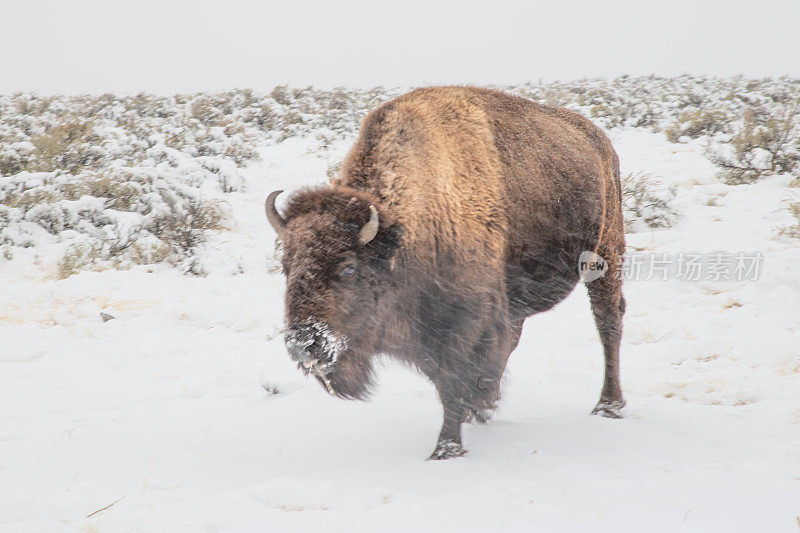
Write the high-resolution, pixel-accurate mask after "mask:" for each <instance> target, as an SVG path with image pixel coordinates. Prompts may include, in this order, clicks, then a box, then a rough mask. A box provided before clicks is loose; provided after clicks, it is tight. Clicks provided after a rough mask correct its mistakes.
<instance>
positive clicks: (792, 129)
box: [709, 106, 800, 185]
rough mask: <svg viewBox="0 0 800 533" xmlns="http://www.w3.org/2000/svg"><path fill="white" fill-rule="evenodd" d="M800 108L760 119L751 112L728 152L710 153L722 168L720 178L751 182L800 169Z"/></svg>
mask: <svg viewBox="0 0 800 533" xmlns="http://www.w3.org/2000/svg"><path fill="white" fill-rule="evenodd" d="M798 115H800V113H798V109H797V107H796V106H791V107H785V108H783V109H782V110H781V111H779V112H777V113H775V114H773V115H767V116H766V118H765V117H763V116H762V117H759V115H758V113H757V110H756V109H753V108H750V109H748V110H747V111H746V112H745V114H744V117H743V119H742V123H741V127H740V128H739V131H738V132H737V133H736V134H735V135H734V136H733V138H732V139H731V142H730V149H729V153H727V154H723V153H721V152H719V151H709V158H710V159H711V160H712V161H713V162H714V163H715V164H716V165H718V166H719V167H721V169H722V170H721V172H720V178H721V179H722V180H723V181H725V182H726V183H729V184H732V185H739V184H743V183H752V182H754V181H756V180H758V179H759V178H760V177H762V176H765V175H772V174H782V173H785V172H792V171H795V170H800V129H799V128H798V126H797V120H798Z"/></svg>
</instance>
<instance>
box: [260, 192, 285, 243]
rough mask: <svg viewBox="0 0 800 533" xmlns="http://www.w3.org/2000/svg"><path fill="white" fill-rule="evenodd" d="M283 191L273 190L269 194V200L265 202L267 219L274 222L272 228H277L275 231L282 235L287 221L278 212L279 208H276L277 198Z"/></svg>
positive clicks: (271, 222)
mask: <svg viewBox="0 0 800 533" xmlns="http://www.w3.org/2000/svg"><path fill="white" fill-rule="evenodd" d="M282 192H283V191H282V190H280V191H272V192H271V193H269V196H267V202H266V204H264V209H265V210H266V211H267V219H268V220H269V223H270V224H272V229H274V230H275V233H277V234H278V237H280V236H281V235H282V234H283V230H284V228H286V221H285V220H283V217H282V216H281V215H280V213H278V210H277V209H275V198H277V197H278V195H279V194H280V193H282Z"/></svg>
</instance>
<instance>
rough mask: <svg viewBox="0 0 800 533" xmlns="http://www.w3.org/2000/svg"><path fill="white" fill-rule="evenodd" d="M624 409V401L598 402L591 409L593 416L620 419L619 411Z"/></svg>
mask: <svg viewBox="0 0 800 533" xmlns="http://www.w3.org/2000/svg"><path fill="white" fill-rule="evenodd" d="M623 407H625V400H623V399H622V398H620V399H619V400H600V401H599V402H597V405H595V407H594V409H592V414H593V415H600V416H602V417H603V418H622V415H621V414H620V411H621V410H622V408H623Z"/></svg>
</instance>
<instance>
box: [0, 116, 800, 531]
mask: <svg viewBox="0 0 800 533" xmlns="http://www.w3.org/2000/svg"><path fill="white" fill-rule="evenodd" d="M609 134H610V136H611V137H612V141H613V142H614V144H615V146H616V147H617V149H618V151H619V153H620V158H621V161H622V165H623V172H634V171H639V170H641V171H647V172H652V173H654V174H655V175H657V176H659V177H661V179H662V180H664V182H665V183H667V184H677V185H678V197H677V199H676V202H678V203H679V204H680V206H681V217H680V218H679V219H678V222H677V224H676V225H675V226H674V227H672V228H670V229H659V230H657V231H645V232H642V233H636V234H630V235H628V243H629V247H630V248H631V250H634V251H643V252H658V253H661V252H667V253H670V254H675V253H679V252H681V251H703V252H710V251H718V250H726V251H730V252H739V251H746V252H761V253H762V254H763V256H764V259H763V265H762V266H763V269H762V272H761V275H760V277H759V279H758V280H757V281H749V282H748V281H718V282H713V281H696V282H685V281H679V280H675V279H669V280H667V281H659V280H650V281H630V282H628V283H627V284H626V287H625V293H626V297H627V299H628V312H627V315H626V318H625V333H624V336H623V346H622V379H623V390H624V392H625V395H626V399H627V401H628V406H627V407H626V408H625V410H624V415H625V418H624V419H622V420H609V419H604V418H600V417H593V416H589V414H588V413H589V411H590V410H591V408H592V406H593V405H594V404H595V402H596V400H597V397H598V395H599V392H600V386H601V379H602V368H603V362H602V356H601V347H600V344H599V342H598V339H597V333H596V331H595V329H594V325H593V322H592V318H591V313H590V310H589V303H588V298H587V296H586V294H585V290H584V289H583V287H578V288H577V289H576V290H575V292H574V293H573V294H572V295H571V296H570V298H568V299H567V301H565V302H564V303H563V304H561V305H560V306H558V307H557V308H556V309H555V310H553V311H551V312H548V313H544V314H541V315H538V316H536V317H533V318H531V319H529V320H528V321H527V323H526V326H525V330H524V333H523V338H522V341H521V342H520V345H519V347H518V348H517V350H516V351H515V353H514V354H513V355H512V357H511V361H510V364H509V367H508V371H507V374H506V378H505V382H504V387H503V390H504V395H503V399H502V400H501V403H500V408H499V409H498V411H497V413H496V415H495V418H494V420H493V421H492V422H490V423H489V424H487V425H485V426H470V425H468V426H465V433H464V439H465V446H466V447H467V448H468V449H469V450H470V453H469V454H468V455H466V456H465V457H463V458H459V459H453V460H449V461H442V462H437V461H424V458H425V457H427V456H428V454H429V453H430V452H431V450H432V448H433V445H434V441H435V438H436V435H437V432H438V429H439V424H440V422H441V408H440V406H439V402H438V399H437V397H436V394H435V392H434V390H433V388H432V386H431V385H430V384H428V383H427V382H426V381H425V379H424V378H422V377H420V376H418V375H416V374H415V373H414V372H412V371H410V370H409V369H407V368H405V367H403V366H402V365H400V364H397V363H394V362H391V361H385V362H383V364H381V365H379V370H378V377H379V383H378V387H377V389H376V393H375V395H374V397H373V398H372V400H371V401H369V402H368V403H359V402H348V401H343V400H338V399H335V398H332V397H330V396H328V395H327V394H326V393H325V392H324V390H323V389H322V388H321V387H320V385H319V384H318V383H317V382H316V380H315V379H313V378H306V377H304V376H303V375H302V373H301V372H300V371H298V370H297V369H296V367H295V363H294V362H292V361H291V360H290V358H289V356H288V355H287V353H286V349H285V347H284V345H283V339H282V337H283V335H282V333H281V328H282V312H283V310H282V307H283V290H284V282H283V277H282V276H281V275H280V274H279V273H275V272H270V271H269V269H268V268H266V267H267V265H269V264H270V261H271V258H272V257H273V247H274V237H275V235H274V233H273V232H272V230H271V228H270V227H269V225H268V224H267V222H266V220H265V217H264V210H263V201H264V198H265V197H266V194H267V193H268V192H269V191H271V190H273V189H277V188H286V189H289V190H291V189H293V188H297V187H298V186H299V184H313V183H318V182H321V181H323V180H324V175H325V171H326V169H327V166H328V164H329V161H328V160H325V159H324V158H322V157H321V156H320V154H319V153H318V152H317V151H316V150H314V149H313V147H314V146H315V145H316V144H317V143H318V139H316V138H314V137H311V136H308V137H302V138H301V137H294V138H291V139H288V140H286V141H284V142H282V143H279V144H273V145H269V146H264V147H263V148H262V149H261V153H260V155H261V160H260V161H259V162H258V163H254V164H253V165H252V166H250V167H248V168H246V169H243V170H242V171H241V173H242V175H243V178H244V179H245V183H246V184H247V186H246V187H240V188H237V190H235V191H234V192H232V193H230V194H229V195H228V197H227V199H228V201H229V202H230V204H231V212H232V218H233V219H234V220H235V221H236V223H235V225H234V227H232V228H231V230H230V231H227V232H223V233H220V234H218V235H215V236H214V237H213V238H212V239H211V240H210V242H209V244H208V245H207V246H206V248H205V249H204V251H203V254H204V256H203V261H204V264H207V265H208V266H209V268H208V270H209V274H208V276H206V277H192V276H184V275H181V274H180V273H179V272H177V271H176V270H175V269H172V268H169V267H168V266H166V265H148V266H143V267H138V268H134V269H131V270H125V271H117V270H107V271H102V272H81V273H79V274H76V275H74V276H71V277H69V278H67V279H65V280H58V281H57V280H54V279H53V277H52V273H51V271H49V270H48V269H47V268H45V266H46V265H47V264H49V263H48V258H46V257H43V258H40V260H41V261H42V263H41V264H40V265H39V266H37V265H36V264H31V263H26V262H22V261H17V262H15V261H10V262H6V263H5V264H4V265H3V267H2V269H1V270H0V276H2V277H0V339H2V340H1V341H0V343H1V344H0V495H2V497H0V531H9V532H12V531H13V532H17V531H47V532H50V531H75V530H78V531H99V532H116V531H120V532H122V531H218V532H222V531H254V530H257V531H308V530H313V531H407V530H427V531H437V532H446V531H497V530H512V531H532V530H535V531H560V532H561V531H586V530H591V531H609V532H618V531H642V530H648V531H664V532H675V531H687V532H695V531H696V532H701V531H702V532H704V531H725V532H735V531H743V532H744V531H748V532H749V531H770V532H773V531H775V532H778V531H796V530H797V524H798V519H797V518H796V517H797V516H798V515H800V448H798V446H797V443H798V442H800V404H798V398H799V397H798V391H800V352H798V349H797V346H798V341H799V340H800V316H799V315H798V313H797V305H798V302H800V273H798V270H797V268H796V265H798V264H800V248H799V247H798V246H797V241H794V242H792V241H791V240H788V239H785V238H781V237H779V236H778V235H777V229H778V228H780V227H782V226H785V225H787V224H788V223H789V222H790V220H789V218H788V217H789V216H788V214H787V213H786V211H785V207H786V205H787V203H788V202H791V201H798V199H800V189H796V188H789V187H786V185H787V184H788V183H789V181H790V177H789V176H773V177H769V178H766V179H764V180H763V181H760V182H758V183H755V184H752V185H741V186H728V185H724V184H721V183H720V182H719V181H718V180H717V179H716V178H715V175H714V171H715V170H714V168H713V166H712V165H711V164H710V163H709V162H708V161H707V160H706V159H705V158H704V150H705V146H704V144H703V142H701V141H700V140H695V141H689V142H686V143H680V144H671V143H668V142H667V141H666V140H665V138H664V136H663V134H654V133H649V132H646V131H643V130H641V129H633V128H617V129H612V130H610V131H609ZM347 147H348V142H346V141H336V142H335V143H334V146H333V147H332V148H331V150H330V154H329V156H330V158H332V159H334V160H335V159H336V158H339V157H341V155H342V154H343V153H344V151H345V150H346V149H347ZM28 179H33V178H32V176H29V177H28ZM711 198H715V199H716V200H717V201H716V202H715V204H716V205H708V200H709V199H711ZM279 208H280V201H279ZM101 312H104V313H107V314H110V315H112V316H113V317H114V319H113V320H110V321H108V322H103V321H102V320H101V318H100V313H101ZM120 498H122V499H120ZM112 502H116V503H114V504H113V505H112V506H111V507H109V508H107V509H105V510H103V511H101V512H98V513H96V514H94V515H92V516H91V517H87V515H89V514H91V513H93V512H94V511H97V510H99V509H101V508H103V507H105V506H107V505H109V504H111V503H112Z"/></svg>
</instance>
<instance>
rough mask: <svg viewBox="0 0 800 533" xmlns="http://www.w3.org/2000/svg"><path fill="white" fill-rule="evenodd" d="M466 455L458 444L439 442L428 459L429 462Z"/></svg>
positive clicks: (465, 451)
mask: <svg viewBox="0 0 800 533" xmlns="http://www.w3.org/2000/svg"><path fill="white" fill-rule="evenodd" d="M466 453H467V450H465V449H464V448H463V447H462V446H461V444H460V443H458V442H440V443H439V444H437V445H436V449H435V450H433V453H432V454H431V456H430V457H428V460H429V461H439V460H441V459H452V458H453V457H461V456H463V455H464V454H466Z"/></svg>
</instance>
